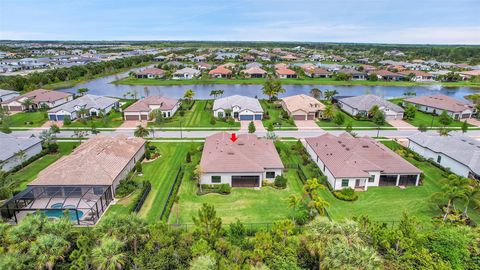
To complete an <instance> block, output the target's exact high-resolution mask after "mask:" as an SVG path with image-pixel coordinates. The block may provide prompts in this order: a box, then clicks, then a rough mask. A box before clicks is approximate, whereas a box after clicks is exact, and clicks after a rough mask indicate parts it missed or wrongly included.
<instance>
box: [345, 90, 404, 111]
mask: <svg viewBox="0 0 480 270" xmlns="http://www.w3.org/2000/svg"><path fill="white" fill-rule="evenodd" d="M341 101H342V102H343V103H345V104H347V105H348V106H350V107H352V108H355V109H357V110H360V111H368V110H370V109H371V108H372V107H373V106H375V105H377V106H378V107H380V108H388V109H392V110H394V111H395V112H404V110H403V109H402V107H400V106H398V105H396V104H393V103H392V102H390V101H386V100H384V99H383V98H381V97H379V96H376V95H372V94H367V95H361V96H355V97H346V98H342V99H341Z"/></svg>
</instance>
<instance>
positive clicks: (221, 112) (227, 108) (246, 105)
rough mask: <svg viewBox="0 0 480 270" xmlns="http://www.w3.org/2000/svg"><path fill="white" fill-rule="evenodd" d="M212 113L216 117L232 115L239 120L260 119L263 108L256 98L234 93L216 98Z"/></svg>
mask: <svg viewBox="0 0 480 270" xmlns="http://www.w3.org/2000/svg"><path fill="white" fill-rule="evenodd" d="M213 115H214V116H215V117H218V118H223V117H233V118H235V119H238V120H240V121H252V120H262V118H263V109H262V106H261V105H260V102H258V99H256V98H251V97H246V96H240V95H234V96H229V97H224V98H219V99H216V100H215V101H214V102H213Z"/></svg>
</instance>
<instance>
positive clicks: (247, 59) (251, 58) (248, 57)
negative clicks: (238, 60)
mask: <svg viewBox="0 0 480 270" xmlns="http://www.w3.org/2000/svg"><path fill="white" fill-rule="evenodd" d="M242 59H243V61H245V62H255V57H253V56H251V55H249V54H247V55H244V56H243V57H242Z"/></svg>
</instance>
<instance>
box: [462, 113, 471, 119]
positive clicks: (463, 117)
mask: <svg viewBox="0 0 480 270" xmlns="http://www.w3.org/2000/svg"><path fill="white" fill-rule="evenodd" d="M465 118H470V114H469V113H465V114H462V119H465Z"/></svg>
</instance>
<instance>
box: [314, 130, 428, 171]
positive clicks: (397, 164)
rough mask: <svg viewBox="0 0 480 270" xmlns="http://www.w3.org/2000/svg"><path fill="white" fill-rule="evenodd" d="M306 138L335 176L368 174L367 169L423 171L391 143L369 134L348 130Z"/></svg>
mask: <svg viewBox="0 0 480 270" xmlns="http://www.w3.org/2000/svg"><path fill="white" fill-rule="evenodd" d="M305 140H306V142H307V143H308V145H310V147H311V148H312V149H313V150H314V151H315V153H316V154H317V155H318V157H319V158H320V159H321V160H322V161H323V163H324V164H325V165H326V167H327V168H328V170H329V171H330V172H331V173H332V174H333V176H334V177H335V178H339V177H368V176H369V174H368V171H381V172H382V173H385V174H388V173H391V174H397V173H399V174H400V173H401V174H409V173H411V174H418V173H421V171H420V170H419V169H417V168H416V167H415V166H413V165H412V164H410V163H409V162H407V161H406V160H404V159H403V158H402V157H400V156H399V155H397V154H396V153H395V152H393V151H392V150H390V149H389V148H388V147H386V146H384V145H383V144H381V143H379V142H377V141H375V140H373V139H372V138H369V137H363V138H353V137H352V136H350V135H349V134H348V133H343V134H341V135H340V136H338V137H336V136H334V135H332V134H330V133H326V134H324V135H321V136H318V137H313V138H306V139H305Z"/></svg>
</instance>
